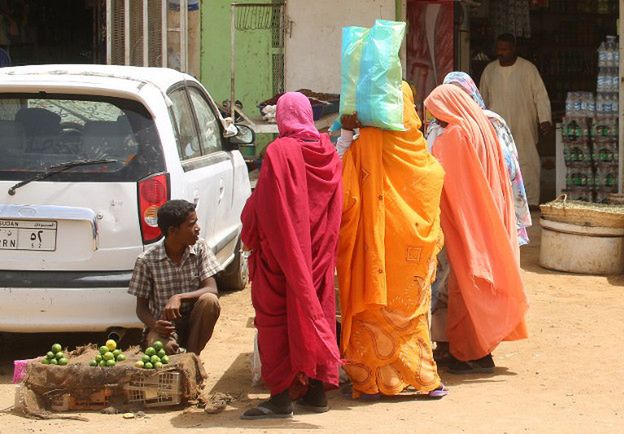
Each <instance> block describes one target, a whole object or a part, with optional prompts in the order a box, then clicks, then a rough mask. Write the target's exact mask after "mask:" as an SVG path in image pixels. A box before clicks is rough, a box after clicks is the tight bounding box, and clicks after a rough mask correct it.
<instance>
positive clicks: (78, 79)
mask: <svg viewBox="0 0 624 434" xmlns="http://www.w3.org/2000/svg"><path fill="white" fill-rule="evenodd" d="M67 76H71V77H72V78H71V80H68V79H67ZM0 77H2V79H1V80H0V86H2V85H8V84H11V83H20V84H24V82H29V83H32V84H36V83H43V82H46V83H58V84H61V83H65V84H67V85H68V87H71V86H72V84H76V85H82V86H84V85H89V84H90V85H97V86H101V85H107V84H108V85H111V86H114V87H116V86H119V85H121V83H124V85H122V86H123V87H127V85H128V84H130V83H132V85H133V86H134V85H136V87H137V88H139V89H140V88H141V87H143V86H144V85H145V84H152V85H154V86H156V87H158V88H160V89H161V90H162V91H166V90H167V89H168V88H169V87H170V86H172V85H173V84H175V83H177V82H179V81H181V80H193V81H195V79H194V78H193V77H191V76H190V75H188V74H184V73H182V72H179V71H176V70H175V69H169V68H152V67H141V66H121V65H91V64H86V65H60V64H59V65H29V66H15V67H9V68H0Z"/></svg>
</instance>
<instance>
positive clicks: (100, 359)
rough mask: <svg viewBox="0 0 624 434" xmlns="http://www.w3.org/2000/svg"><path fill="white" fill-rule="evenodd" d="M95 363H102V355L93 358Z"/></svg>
mask: <svg viewBox="0 0 624 434" xmlns="http://www.w3.org/2000/svg"><path fill="white" fill-rule="evenodd" d="M95 361H96V362H98V363H100V362H101V361H102V355H101V354H98V355H97V356H95Z"/></svg>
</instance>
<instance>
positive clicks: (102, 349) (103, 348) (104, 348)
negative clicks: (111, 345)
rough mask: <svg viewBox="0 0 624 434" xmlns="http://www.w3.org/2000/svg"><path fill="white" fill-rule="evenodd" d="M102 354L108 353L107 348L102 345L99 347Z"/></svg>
mask: <svg viewBox="0 0 624 434" xmlns="http://www.w3.org/2000/svg"><path fill="white" fill-rule="evenodd" d="M104 353H108V347H107V346H104V345H102V346H101V347H100V354H102V355H104Z"/></svg>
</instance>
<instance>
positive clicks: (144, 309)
mask: <svg viewBox="0 0 624 434" xmlns="http://www.w3.org/2000/svg"><path fill="white" fill-rule="evenodd" d="M158 227H159V228H160V230H161V231H162V233H163V234H164V235H165V239H164V241H162V242H161V243H158V244H157V245H155V246H153V247H151V248H149V249H148V250H147V251H145V252H143V253H141V254H140V255H139V257H138V258H137V261H136V264H135V266H134V272H133V273H132V279H131V280H130V287H129V289H128V292H129V293H130V294H132V295H135V296H136V297H137V307H136V312H137V316H138V317H139V319H140V320H141V321H142V322H143V324H145V331H144V337H145V341H146V344H147V345H151V344H152V343H153V342H154V341H156V340H160V341H161V342H162V343H163V345H164V347H165V351H167V354H175V353H177V352H179V351H180V348H181V346H183V347H185V348H187V349H188V351H191V352H193V353H195V354H198V355H199V353H200V352H201V351H202V350H203V349H204V346H205V345H206V343H207V342H208V341H209V340H210V337H211V336H212V331H213V330H214V326H215V324H216V322H217V319H218V318H219V313H220V311H221V308H220V306H219V300H218V298H217V293H218V292H217V284H216V282H215V280H214V278H213V277H212V276H214V275H215V274H216V273H217V272H219V271H221V266H220V264H219V263H218V262H217V259H216V258H215V256H214V254H213V253H212V251H211V250H210V248H208V246H207V245H206V242H205V241H204V240H203V239H200V238H199V225H198V224H197V214H196V213H195V206H194V205H193V204H192V203H189V202H187V201H185V200H170V201H168V202H167V203H165V204H164V205H163V206H162V207H160V209H159V210H158Z"/></svg>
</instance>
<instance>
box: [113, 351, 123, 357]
mask: <svg viewBox="0 0 624 434" xmlns="http://www.w3.org/2000/svg"><path fill="white" fill-rule="evenodd" d="M120 354H121V350H114V351H113V356H115V357H117V356H118V355H120Z"/></svg>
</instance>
